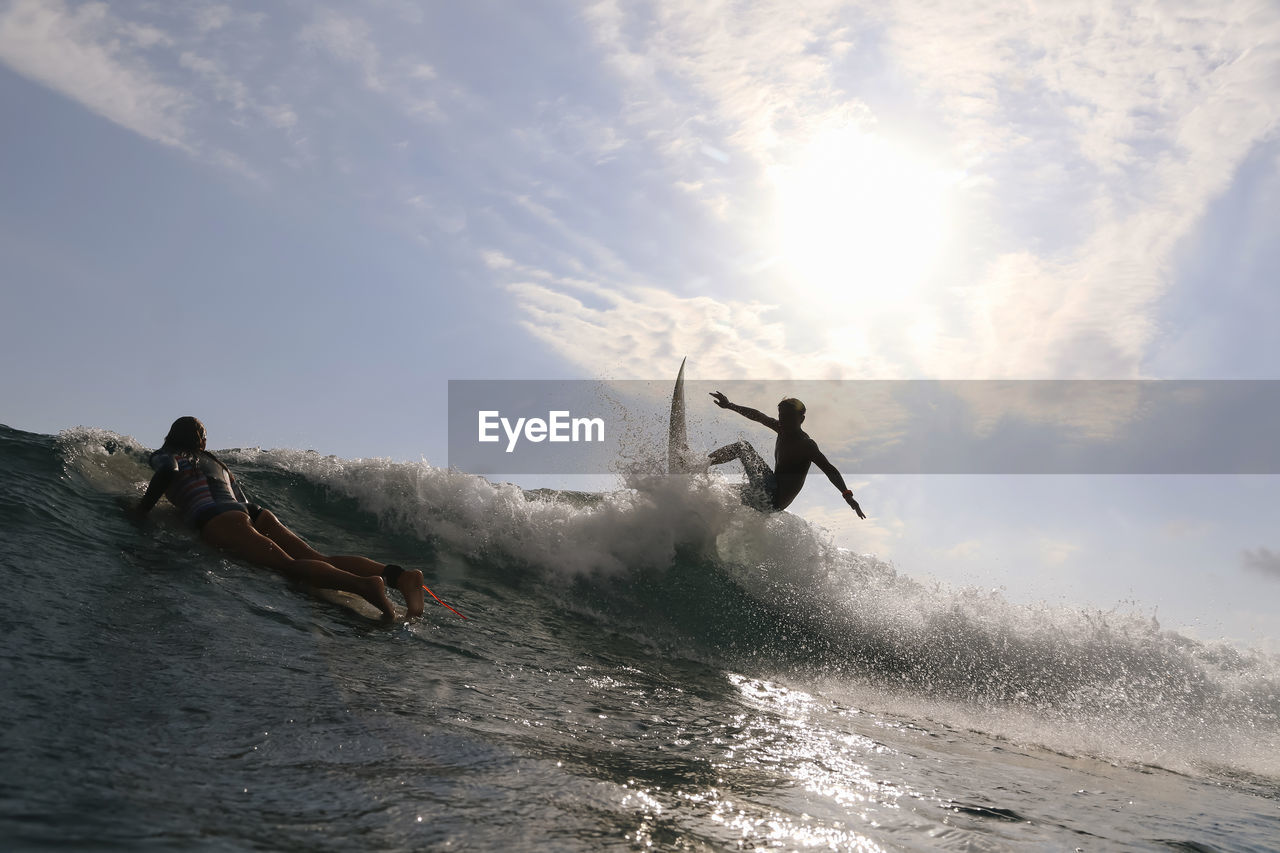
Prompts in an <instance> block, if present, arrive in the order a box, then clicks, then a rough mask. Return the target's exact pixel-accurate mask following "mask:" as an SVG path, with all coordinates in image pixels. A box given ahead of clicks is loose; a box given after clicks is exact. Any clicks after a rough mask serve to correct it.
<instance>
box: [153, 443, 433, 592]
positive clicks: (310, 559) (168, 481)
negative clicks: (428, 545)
mask: <svg viewBox="0 0 1280 853" xmlns="http://www.w3.org/2000/svg"><path fill="white" fill-rule="evenodd" d="M151 467H152V468H153V469H155V472H156V473H155V475H154V476H152V478H151V483H150V485H148V486H147V491H146V494H144V495H143V496H142V500H140V501H139V502H138V505H137V507H136V508H135V509H134V515H135V517H137V518H142V517H144V516H145V515H146V514H147V513H148V512H150V511H151V508H152V507H154V506H155V505H156V503H157V502H159V500H160V498H161V497H162V496H163V497H167V498H168V499H169V502H170V503H172V504H173V505H174V506H176V507H178V509H179V510H180V511H181V512H182V514H183V517H184V518H185V519H186V520H187V522H188V523H190V524H192V525H194V526H195V528H196V529H197V530H199V531H200V537H201V538H202V539H204V541H206V542H208V543H209V544H210V545H213V546H214V547H215V548H222V549H224V550H226V551H230V552H231V553H232V554H235V555H236V556H237V557H240V558H241V559H244V560H248V561H249V562H251V563H254V564H256V565H259V566H264V567H266V568H269V569H274V570H276V571H277V572H280V573H281V574H282V575H284V576H285V577H287V578H289V579H290V580H294V581H302V582H303V583H307V584H310V585H311V586H314V587H317V588H319V589H338V590H342V591H343V592H350V593H353V594H355V595H358V596H360V597H361V598H363V599H364V600H365V601H368V602H369V603H370V604H372V605H373V606H374V607H377V608H378V609H379V610H381V611H382V613H383V615H385V616H387V617H394V616H395V608H394V607H393V606H392V604H391V599H390V598H388V597H387V588H388V587H391V588H394V589H398V590H399V591H400V593H401V594H402V595H403V596H404V600H405V604H406V605H407V609H408V614H409V615H410V616H421V615H422V608H423V595H422V593H423V586H422V572H420V571H417V570H416V569H403V568H401V567H400V566H395V565H386V564H383V563H379V562H376V561H374V560H370V559H369V558H368V557H358V556H333V557H331V556H326V555H324V554H321V553H320V552H319V551H317V550H315V549H314V548H312V547H311V546H310V545H308V544H307V543H306V542H305V541H303V539H302V538H301V537H300V536H298V535H297V534H296V533H294V532H293V531H292V530H290V529H289V528H287V527H285V526H284V523H283V522H281V521H280V519H278V518H276V516H275V513H273V512H272V511H271V510H269V509H263V508H262V507H260V506H258V505H257V504H254V503H250V502H249V500H248V498H246V497H245V495H244V492H243V491H241V490H240V486H239V484H238V483H236V478H235V475H234V474H232V473H231V469H230V468H228V467H227V466H226V465H224V464H223V463H222V460H220V459H218V457H216V456H214V455H213V454H212V453H210V452H209V451H208V450H206V449H205V430H204V424H202V423H200V421H199V420H197V419H196V418H193V417H183V418H178V419H177V420H176V421H174V422H173V426H171V427H170V428H169V434H168V435H167V436H165V439H164V444H163V445H162V446H161V448H160V449H159V450H157V451H156V452H155V453H152V454H151Z"/></svg>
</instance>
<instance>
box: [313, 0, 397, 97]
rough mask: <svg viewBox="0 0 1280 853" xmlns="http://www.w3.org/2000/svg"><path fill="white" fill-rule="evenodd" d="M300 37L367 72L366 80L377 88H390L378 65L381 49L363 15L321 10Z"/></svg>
mask: <svg viewBox="0 0 1280 853" xmlns="http://www.w3.org/2000/svg"><path fill="white" fill-rule="evenodd" d="M299 38H300V39H301V40H302V41H303V42H304V43H306V44H309V45H311V46H313V47H318V48H321V49H323V50H324V51H326V52H327V53H329V54H330V55H331V56H333V57H334V58H335V59H337V60H339V61H341V62H344V63H347V64H350V65H353V66H355V67H356V68H358V69H359V70H360V71H361V72H362V73H363V75H364V84H365V86H367V87H368V88H369V89H371V90H373V91H375V92H381V91H384V90H385V89H386V84H385V83H384V82H383V80H382V77H381V75H380V73H379V70H378V66H379V64H380V63H381V61H382V57H381V53H380V51H379V50H378V47H377V45H376V44H375V43H374V41H373V36H372V33H371V31H370V29H369V25H368V24H367V23H366V22H365V21H363V20H362V19H360V18H356V17H353V16H347V15H340V14H338V13H337V12H333V11H323V12H318V13H317V14H316V16H315V17H314V18H313V19H312V20H311V22H310V23H309V24H307V26H306V27H304V28H303V30H302V32H301V34H300V35H299Z"/></svg>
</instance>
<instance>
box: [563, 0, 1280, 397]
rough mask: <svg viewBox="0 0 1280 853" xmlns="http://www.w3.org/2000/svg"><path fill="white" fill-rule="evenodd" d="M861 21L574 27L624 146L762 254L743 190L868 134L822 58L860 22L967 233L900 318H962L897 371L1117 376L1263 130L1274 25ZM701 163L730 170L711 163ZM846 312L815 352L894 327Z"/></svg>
mask: <svg viewBox="0 0 1280 853" xmlns="http://www.w3.org/2000/svg"><path fill="white" fill-rule="evenodd" d="M863 6H864V8H863V9H862V10H861V11H859V10H857V9H855V8H854V7H850V6H848V5H847V4H842V3H836V2H811V3H772V2H760V3H755V4H751V5H750V6H748V7H742V6H735V7H734V8H733V9H732V10H730V9H727V8H726V7H725V6H724V5H722V4H716V3H701V2H697V3H695V2H688V0H669V2H660V3H658V4H656V8H655V11H654V12H653V14H652V16H651V17H649V18H647V19H646V18H645V17H644V14H643V13H642V12H640V11H638V10H639V9H640V8H641V7H635V6H630V5H628V4H622V3H618V2H616V0H605V2H600V3H597V4H596V5H595V6H593V7H592V8H591V10H590V11H589V13H588V16H587V17H588V20H589V22H590V23H591V25H592V27H593V32H594V34H595V37H596V39H597V41H598V42H599V44H600V45H601V46H602V48H603V49H604V50H605V51H606V53H607V56H608V62H609V67H610V68H611V69H612V70H613V71H614V72H615V73H616V74H617V75H618V77H619V78H620V79H621V80H622V81H623V84H624V86H625V90H626V92H627V96H628V99H629V103H628V105H627V109H626V111H625V117H626V119H627V120H628V121H629V122H630V123H631V124H632V126H633V134H634V135H641V136H644V137H645V138H647V139H648V140H649V144H650V145H651V146H653V148H654V149H656V150H658V151H660V152H661V153H662V154H663V155H664V156H665V157H666V158H667V161H668V164H669V172H670V174H669V179H670V181H671V185H672V186H679V187H682V188H684V189H685V190H686V191H689V192H692V193H694V194H696V195H697V196H698V197H699V198H701V199H702V200H703V201H704V202H705V203H706V204H707V205H708V206H709V207H714V210H715V211H716V212H717V213H718V214H720V215H723V216H724V217H725V220H726V224H727V225H728V226H729V227H732V228H736V229H738V230H739V231H740V232H741V235H742V237H743V239H744V241H745V242H753V241H754V242H764V241H762V240H761V238H767V237H768V232H769V229H770V228H771V227H772V224H771V222H770V219H769V212H768V210H767V209H763V210H762V209H761V204H760V202H759V199H758V198H753V196H754V195H755V191H754V190H753V188H752V187H751V186H750V181H752V180H753V179H754V180H758V178H759V175H760V174H761V173H762V172H765V171H767V170H768V169H769V168H770V167H771V166H773V165H775V164H777V163H781V162H785V161H786V159H787V158H788V157H789V156H792V155H793V154H794V153H795V152H796V151H798V150H802V149H803V147H804V146H805V145H806V144H807V143H808V141H809V140H811V139H812V138H814V137H815V136H816V135H818V134H820V133H823V132H826V131H828V130H830V129H832V128H835V127H840V126H845V125H855V126H861V127H864V128H872V129H874V128H875V127H876V126H877V125H876V121H877V119H878V117H877V116H874V115H872V114H871V112H870V110H869V109H868V108H867V106H866V105H865V103H864V102H863V101H862V100H861V99H860V98H859V97H857V87H858V85H859V83H860V81H858V80H848V79H846V78H844V77H842V74H841V71H840V68H839V63H838V60H840V59H841V58H843V57H845V56H846V55H848V53H849V52H850V39H849V37H848V34H847V33H846V32H845V31H844V30H843V29H842V27H843V26H844V24H845V22H846V19H848V18H849V17H851V16H857V15H859V14H860V15H862V21H861V23H860V24H859V26H860V27H862V28H863V30H864V32H863V33H861V35H864V36H867V37H868V38H872V39H874V38H875V37H876V36H875V32H874V31H875V30H876V29H877V28H882V36H883V43H884V46H885V54H886V55H887V57H888V62H889V68H888V69H887V70H888V71H889V72H890V73H892V74H895V75H897V74H901V75H902V76H904V77H905V78H906V79H907V80H909V81H910V82H911V84H912V85H913V86H914V87H915V92H916V94H917V96H918V97H920V98H922V99H923V100H924V101H925V102H927V103H929V104H931V105H932V106H933V107H935V109H934V111H933V112H934V114H935V116H936V120H937V121H938V123H939V124H940V126H941V127H943V128H946V129H947V131H948V133H947V138H945V139H940V140H934V142H935V145H937V144H945V146H946V147H947V150H948V151H949V155H948V156H949V157H951V158H953V159H954V160H955V162H957V163H958V164H960V165H963V166H964V167H965V168H966V169H968V176H967V178H966V179H965V181H964V183H963V189H964V191H965V193H966V200H967V201H968V202H969V205H970V206H969V208H968V209H967V210H966V211H965V214H966V215H967V218H968V221H969V222H970V223H974V222H976V221H978V220H981V221H982V227H981V228H979V227H978V226H977V225H976V224H975V225H971V227H970V228H969V233H968V234H967V237H969V238H971V239H969V240H968V242H967V244H966V245H965V246H964V249H965V253H966V255H965V256H966V260H965V262H963V263H954V264H953V265H952V266H953V268H954V275H953V276H952V277H951V278H946V277H943V278H940V279H938V280H937V282H935V284H934V285H933V287H932V289H931V290H928V291H927V292H922V293H921V294H920V295H919V300H918V303H919V304H917V305H916V306H914V307H915V308H916V309H919V310H923V305H925V304H929V305H934V306H936V305H939V304H942V303H948V304H950V305H957V306H958V308H959V309H960V310H958V311H952V312H950V313H948V314H946V315H945V316H942V317H939V318H935V319H934V320H932V321H931V322H929V323H926V324H918V325H917V327H916V334H915V336H914V352H913V354H900V355H899V358H900V359H902V361H901V363H900V364H899V369H900V370H907V371H909V372H918V373H923V374H924V375H932V376H947V377H1022V378H1027V377H1131V376H1135V375H1138V373H1139V371H1140V368H1141V364H1142V362H1143V358H1144V356H1145V355H1146V353H1147V351H1148V348H1149V347H1150V345H1151V343H1152V341H1153V340H1154V339H1155V336H1156V334H1157V331H1158V330H1157V326H1156V322H1155V319H1154V318H1155V310H1156V308H1157V306H1158V305H1159V302H1160V300H1161V299H1162V298H1163V297H1164V296H1165V294H1166V293H1167V291H1168V288H1169V286H1170V284H1171V283H1172V280H1173V272H1174V270H1173V262H1174V259H1175V253H1176V251H1177V250H1178V247H1179V246H1180V245H1182V244H1183V243H1185V241H1186V239H1187V237H1188V236H1189V235H1190V234H1191V232H1192V230H1193V229H1194V228H1195V227H1196V226H1197V224H1198V223H1199V222H1200V220H1201V218H1202V217H1203V215H1204V213H1205V211H1206V209H1207V207H1208V204H1209V203H1210V202H1211V201H1212V200H1213V199H1214V198H1215V197H1216V196H1217V195H1218V194H1220V193H1222V192H1223V191H1224V190H1225V189H1226V188H1227V187H1228V186H1229V184H1230V181H1231V180H1232V178H1233V176H1234V175H1235V173H1236V170H1237V168H1238V167H1239V165H1240V164H1241V162H1242V161H1243V159H1244V157H1245V156H1246V155H1247V154H1248V153H1249V151H1250V150H1251V148H1252V147H1253V146H1254V145H1255V144H1257V143H1258V142H1259V141H1260V140H1263V139H1265V138H1266V137H1267V135H1268V134H1269V133H1271V132H1272V131H1273V130H1274V129H1275V127H1276V126H1277V123H1278V121H1280V101H1277V99H1275V98H1274V92H1275V91H1276V88H1277V86H1278V85H1280V62H1278V61H1277V57H1278V56H1280V16H1278V15H1277V14H1276V10H1275V7H1274V6H1272V5H1269V4H1265V3H1257V2H1251V0H1238V2H1234V3H1226V4H1222V3H1218V2H1216V1H1215V2H1208V0H1204V2H1199V3H1194V2H1193V3H1187V4H1183V5H1182V6H1179V7H1177V8H1174V7H1170V6H1162V5H1156V6H1145V7H1133V8H1120V7H1110V6H1101V7H1100V6H1097V5H1096V4H1094V3H1091V2H1083V0H1082V2H1062V3H1052V4H1034V5H1032V4H1026V3H1012V2H997V0H989V2H984V3H980V4H978V5H977V6H975V5H974V4H963V5H959V6H957V5H956V4H953V3H946V2H942V0H898V2H895V3H891V4H882V3H875V4H869V3H868V4H863ZM645 8H647V7H645ZM851 10H852V11H851ZM851 93H852V94H851ZM708 146H712V147H714V148H715V149H716V150H718V151H727V152H729V154H730V156H731V159H732V162H733V163H734V165H735V169H736V171H733V172H731V173H725V172H720V171H716V169H715V168H713V167H708V166H707V163H706V159H707V158H706V155H705V151H706V149H707V147H708ZM730 174H732V175H734V176H736V177H730ZM744 201H746V202H748V203H746V204H744V203H743V202H744ZM988 223H990V224H988ZM976 235H981V237H980V239H972V238H974V237H975V236H976ZM766 241H767V240H766ZM854 272H855V273H856V270H855V271H854ZM779 284H780V285H781V284H782V282H781V281H780V282H779ZM826 296H827V295H826V294H823V298H826ZM813 298H815V299H816V298H817V297H813ZM855 304H856V303H855ZM907 308H908V309H910V308H912V306H911V305H908V306H907ZM836 313H838V312H836ZM860 313H861V315H862V316H861V317H860V318H859V319H856V320H854V321H852V323H850V324H849V326H848V327H846V328H842V329H838V330H836V329H830V327H829V330H830V331H832V332H836V331H838V332H839V333H840V334H839V335H838V336H836V335H833V337H839V338H840V339H842V340H845V341H850V340H855V339H858V338H859V337H862V338H865V339H866V340H868V341H869V342H871V343H872V346H874V345H875V342H876V335H877V334H878V333H881V330H882V329H883V328H884V327H885V325H886V321H888V322H889V323H896V322H899V321H898V320H896V319H895V318H893V317H892V316H890V315H878V314H877V312H875V311H873V310H863V311H862V312H860ZM881 349H883V346H881ZM857 354H858V353H857V352H855V353H854V355H855V356H856V355H857ZM831 355H832V356H833V357H835V358H837V359H842V358H844V357H847V355H848V353H844V354H841V353H837V352H834V351H833V352H831ZM881 358H882V359H883V358H884V355H883V352H882V353H881ZM913 360H914V362H915V363H914V364H913V363H912V361H913Z"/></svg>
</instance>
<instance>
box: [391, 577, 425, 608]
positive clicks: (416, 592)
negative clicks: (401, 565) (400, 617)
mask: <svg viewBox="0 0 1280 853" xmlns="http://www.w3.org/2000/svg"><path fill="white" fill-rule="evenodd" d="M396 589H398V590H400V594H401V595H403V596H404V603H405V608H406V612H407V613H408V615H410V616H421V615H422V608H423V598H424V596H423V595H422V572H420V571H418V570H417V569H405V570H404V573H403V574H402V575H400V578H399V579H398V580H397V581H396Z"/></svg>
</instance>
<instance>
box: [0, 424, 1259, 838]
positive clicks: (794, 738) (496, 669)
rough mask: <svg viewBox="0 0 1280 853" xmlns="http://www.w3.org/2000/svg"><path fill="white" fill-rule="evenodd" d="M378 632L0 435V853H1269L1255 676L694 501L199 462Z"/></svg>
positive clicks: (654, 482)
mask: <svg viewBox="0 0 1280 853" xmlns="http://www.w3.org/2000/svg"><path fill="white" fill-rule="evenodd" d="M219 455H220V456H221V458H223V459H224V460H225V461H226V462H227V463H228V464H229V465H230V466H231V467H232V468H233V469H234V470H235V471H236V472H237V475H238V476H239V478H240V480H241V482H242V484H243V485H244V486H245V488H246V490H247V491H249V492H250V494H251V495H252V496H254V498H255V499H257V500H258V501H259V502H261V503H263V504H264V505H267V506H270V507H271V508H273V509H274V510H275V511H276V513H277V514H278V515H279V516H280V517H281V518H282V519H284V520H285V521H286V523H287V524H289V525H290V526H291V527H293V528H294V529H295V530H297V531H298V532H300V533H301V534H302V535H304V536H305V537H307V538H308V539H309V540H311V541H312V542H313V543H314V544H316V545H317V547H319V548H320V549H321V550H322V551H328V552H330V553H342V552H347V553H365V554H368V555H370V556H373V557H375V558H379V559H382V560H384V561H391V562H399V563H402V564H405V565H411V566H414V567H419V568H421V569H422V570H423V572H424V573H425V575H426V578H427V583H428V584H429V585H430V586H431V587H432V589H433V590H435V591H436V592H437V593H438V594H440V595H441V596H442V597H443V598H444V599H445V600H446V601H449V602H450V603H451V604H453V605H454V606H456V607H457V608H458V609H459V610H460V611H461V612H462V613H464V614H466V615H467V616H468V617H469V618H468V619H467V620H465V621H464V620H461V619H459V618H458V617H456V616H454V615H453V614H452V613H450V612H448V611H447V610H445V609H444V608H442V607H439V606H435V605H434V604H433V603H432V602H430V601H429V602H428V610H427V612H426V614H425V615H424V616H423V617H422V618H420V619H417V620H413V621H410V622H405V621H401V622H398V623H394V624H385V623H381V622H378V621H375V620H371V619H368V618H366V617H364V616H362V615H359V614H358V613H355V612H353V611H352V610H351V609H349V608H346V607H342V606H339V605H338V604H335V603H333V602H331V601H328V600H324V599H322V598H320V597H318V596H316V595H314V594H311V592H310V591H308V590H305V589H302V588H300V587H297V586H295V585H291V584H290V583H288V582H287V581H285V580H284V579H282V578H280V577H278V576H276V575H274V574H273V573H271V572H267V571H264V570H260V569H255V568H253V567H251V566H248V565H246V564H243V563H241V562H238V561H235V560H230V559H227V558H226V557H224V556H222V555H220V554H218V553H216V552H214V551H212V550H210V549H209V548H207V547H206V546H204V545H202V544H201V543H200V542H199V541H198V540H196V539H195V538H194V537H193V535H192V534H191V533H189V532H188V531H186V530H184V529H183V528H182V526H181V525H180V524H179V523H178V521H177V519H176V514H175V513H174V512H173V511H172V509H170V508H168V507H167V505H164V504H162V505H161V507H159V508H158V509H157V511H156V512H155V513H154V514H153V515H154V519H153V520H152V521H151V522H149V523H146V524H144V525H134V524H132V523H130V522H129V521H127V520H126V518H125V517H124V516H123V514H122V513H121V511H120V501H121V500H123V499H125V496H128V497H129V498H136V496H137V494H138V493H139V492H140V490H141V488H142V487H143V485H144V483H145V481H146V479H147V477H148V474H149V472H148V470H147V468H146V466H145V464H144V462H143V460H144V458H145V448H144V447H143V446H142V445H140V444H139V443H138V442H136V441H134V440H133V439H131V438H129V437H126V436H121V435H117V434H115V433H111V432H108V431H105V430H98V429H87V428H78V429H74V430H67V431H65V432H63V433H62V434H60V435H58V436H46V435H37V434H31V433H25V432H20V431H16V430H12V429H8V428H4V427H0V565H2V566H3V571H4V574H5V579H6V584H5V595H4V601H5V614H6V615H5V621H6V623H7V625H6V628H7V630H5V631H3V632H0V715H2V719H3V721H4V725H3V726H2V727H0V768H3V769H2V772H0V849H3V850H39V849H46V848H55V847H56V848H63V849H66V848H70V849H86V850H108V849H123V850H139V849H150V850H258V849H261V850H494V849H502V850H504V851H521V850H570V851H572V850H610V849H612V850H628V849H668V850H738V849H747V850H1170V849H1172V850H1280V718H1278V716H1277V715H1278V714H1280V661H1277V660H1276V659H1275V658H1274V657H1268V656H1264V655H1260V654H1256V653H1252V652H1245V651H1241V650H1237V649H1233V648H1229V647H1225V646H1210V645H1203V644H1200V643H1197V642H1194V641H1192V640H1190V639H1187V638H1184V637H1180V636H1178V635H1177V634H1174V633H1171V632H1169V631H1166V630H1163V629H1161V628H1160V627H1159V626H1158V625H1156V624H1155V623H1154V622H1152V621H1151V620H1150V619H1146V618H1141V617H1138V616H1133V615H1125V614H1120V613H1099V612H1096V611H1087V610H1083V609H1072V608H1069V607H1061V606H1059V607H1048V606H1040V607H1027V606H1020V605H1014V604H1012V603H1009V602H1007V601H1004V600H1003V599H1001V598H1000V597H999V596H998V595H993V594H991V593H990V592H989V591H976V590H953V589H946V588H940V587H937V586H936V585H933V584H929V583H924V582H921V581H920V580H917V579H912V578H908V577H904V576H902V575H901V574H899V573H897V572H895V571H894V569H893V568H892V567H890V566H888V565H886V564H885V563H883V562H881V561H878V560H876V559H875V558H874V557H871V556H859V555H856V554H851V553H849V552H847V551H843V550H841V549H838V548H836V547H834V546H833V545H832V544H831V543H830V541H829V540H828V539H827V538H826V536H825V535H824V534H823V532H822V531H821V530H818V529H816V528H814V527H812V526H810V525H808V524H807V523H805V521H804V520H803V519H800V518H797V517H795V516H792V515H789V514H782V515H776V516H771V517H765V516H761V515H759V514H756V513H754V512H751V511H750V510H746V509H744V508H742V507H741V506H739V505H738V502H737V499H736V497H735V495H734V494H733V493H732V492H731V491H730V490H729V489H726V488H724V487H723V486H721V485H717V484H716V483H714V482H708V481H705V480H700V479H698V478H692V479H686V478H652V479H644V478H635V479H634V480H633V481H632V482H630V483H629V484H628V487H627V488H619V489H618V490H617V491H616V492H613V493H610V494H605V495H586V494H578V493H554V492H527V493H526V492H522V491H521V490H519V489H517V488H516V487H514V486H510V485H494V484H490V483H488V482H486V481H484V480H481V479H479V478H476V477H472V476H469V475H466V474H463V473H459V472H456V471H448V470H442V469H438V468H433V467H430V466H428V465H426V464H403V463H392V462H388V461H385V460H344V459H338V458H334V457H325V456H320V455H318V454H315V453H310V452H302V451H292V450H272V451H258V450H228V451H223V452H220V453H219Z"/></svg>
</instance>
